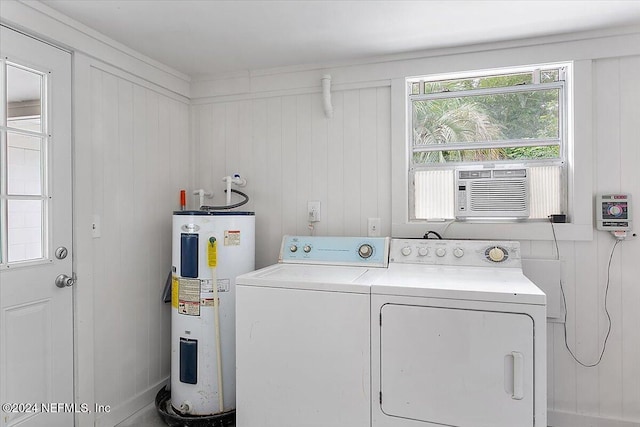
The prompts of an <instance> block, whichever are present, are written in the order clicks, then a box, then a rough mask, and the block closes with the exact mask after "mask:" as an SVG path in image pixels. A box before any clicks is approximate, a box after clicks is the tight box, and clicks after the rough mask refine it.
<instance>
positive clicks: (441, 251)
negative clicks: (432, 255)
mask: <svg viewBox="0 0 640 427" xmlns="http://www.w3.org/2000/svg"><path fill="white" fill-rule="evenodd" d="M446 254H447V250H446V249H445V248H438V249H436V255H438V256H439V257H443V256H445V255H446Z"/></svg>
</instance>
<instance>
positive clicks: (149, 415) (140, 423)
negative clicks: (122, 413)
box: [117, 403, 167, 427]
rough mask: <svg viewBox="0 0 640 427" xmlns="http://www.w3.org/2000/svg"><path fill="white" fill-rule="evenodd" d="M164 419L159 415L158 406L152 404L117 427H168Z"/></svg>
mask: <svg viewBox="0 0 640 427" xmlns="http://www.w3.org/2000/svg"><path fill="white" fill-rule="evenodd" d="M166 426H167V425H166V424H165V422H164V421H162V418H160V416H159V415H158V411H157V410H156V406H155V405H154V404H153V403H152V404H150V405H149V406H147V407H145V408H142V409H141V410H139V411H138V412H136V413H135V414H133V415H132V416H130V417H129V418H127V419H126V420H124V421H123V422H121V423H120V424H118V425H117V427H166Z"/></svg>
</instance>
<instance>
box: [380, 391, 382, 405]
mask: <svg viewBox="0 0 640 427" xmlns="http://www.w3.org/2000/svg"><path fill="white" fill-rule="evenodd" d="M380 405H382V392H380Z"/></svg>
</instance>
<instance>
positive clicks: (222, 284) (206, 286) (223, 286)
mask: <svg viewBox="0 0 640 427" xmlns="http://www.w3.org/2000/svg"><path fill="white" fill-rule="evenodd" d="M217 282H218V292H229V288H230V287H231V283H230V280H229V279H218V281H217ZM200 283H201V286H202V288H201V292H202V293H203V294H205V293H213V285H212V284H211V279H201V280H200Z"/></svg>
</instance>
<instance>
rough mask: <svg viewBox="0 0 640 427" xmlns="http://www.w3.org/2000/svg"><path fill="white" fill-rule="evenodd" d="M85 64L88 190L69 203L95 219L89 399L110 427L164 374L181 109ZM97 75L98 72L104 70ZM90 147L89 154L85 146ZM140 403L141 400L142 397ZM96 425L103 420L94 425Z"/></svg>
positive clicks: (184, 176) (185, 154)
mask: <svg viewBox="0 0 640 427" xmlns="http://www.w3.org/2000/svg"><path fill="white" fill-rule="evenodd" d="M99 67H100V64H97V65H96V66H92V68H91V76H90V91H91V113H90V114H91V117H90V125H91V133H92V135H91V140H90V141H87V143H90V148H89V150H88V151H90V157H86V158H85V157H83V158H77V161H78V162H82V163H84V165H83V167H84V168H87V167H88V166H89V165H90V169H91V176H90V182H91V187H92V189H91V191H90V193H88V194H87V195H86V196H80V200H76V204H77V205H79V207H80V208H81V209H82V212H84V213H85V215H87V214H89V213H91V215H92V216H95V215H97V216H98V217H99V219H100V228H101V237H99V238H94V239H92V241H91V242H90V245H91V247H90V250H91V253H92V258H91V259H90V260H89V262H90V264H91V266H92V274H91V276H88V275H87V274H86V273H87V272H86V271H85V270H83V269H80V270H79V271H78V285H79V286H80V285H82V286H91V287H92V288H93V313H92V315H93V325H94V326H93V331H92V332H93V337H94V339H93V342H94V345H93V357H94V384H93V388H94V390H95V395H94V396H95V397H94V398H95V402H97V403H102V404H109V405H111V407H112V413H109V414H99V415H98V416H97V419H96V425H104V426H110V425H113V423H115V422H118V421H120V420H121V419H122V418H124V417H126V416H128V415H130V414H131V413H132V412H134V411H135V410H137V409H139V408H140V407H141V406H143V405H144V404H145V403H146V402H149V401H151V400H152V399H153V397H154V395H155V392H156V391H157V390H158V389H159V387H160V385H162V384H163V383H164V382H165V381H166V379H167V377H168V376H169V375H170V365H171V364H170V356H171V346H170V337H171V327H170V317H171V316H170V306H169V304H164V303H162V301H161V296H162V290H163V286H164V283H165V280H166V278H167V274H168V273H169V271H170V268H171V218H172V217H171V212H172V210H176V209H178V205H179V203H178V202H179V192H180V189H181V188H184V187H185V185H186V184H187V183H188V174H189V168H188V167H187V165H188V163H189V158H190V152H189V149H188V144H187V137H188V105H187V104H186V103H185V102H184V101H180V100H176V99H172V98H171V97H169V96H167V95H165V94H163V93H161V92H158V91H157V90H153V89H150V88H147V87H144V86H142V85H140V84H137V83H135V82H132V81H131V80H129V79H128V78H127V76H117V75H114V74H112V73H110V72H109V71H105V70H104V69H101V68H99ZM102 68H104V67H102ZM85 148H88V147H85ZM141 396H143V397H142V399H141ZM102 418H104V420H103V419H102Z"/></svg>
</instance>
